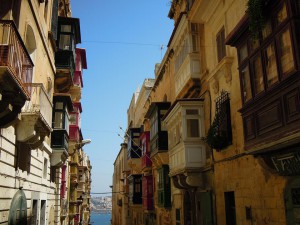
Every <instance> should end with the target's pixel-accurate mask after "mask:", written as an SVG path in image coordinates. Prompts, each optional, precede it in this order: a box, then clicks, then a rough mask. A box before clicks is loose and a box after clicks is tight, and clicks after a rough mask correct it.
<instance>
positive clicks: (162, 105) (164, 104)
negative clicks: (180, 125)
mask: <svg viewBox="0 0 300 225" xmlns="http://www.w3.org/2000/svg"><path fill="white" fill-rule="evenodd" d="M170 105H171V103H170V102H152V103H151V105H150V107H149V109H148V111H147V113H146V115H145V118H147V119H149V118H150V116H151V115H152V113H153V111H154V110H155V109H156V108H159V109H168V108H169V107H170Z"/></svg>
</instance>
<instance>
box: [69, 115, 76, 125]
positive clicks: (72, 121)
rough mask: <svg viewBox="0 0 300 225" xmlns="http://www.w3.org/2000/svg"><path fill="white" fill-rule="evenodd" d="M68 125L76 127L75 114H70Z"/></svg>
mask: <svg viewBox="0 0 300 225" xmlns="http://www.w3.org/2000/svg"><path fill="white" fill-rule="evenodd" d="M70 125H77V124H76V115H75V114H71V115H70Z"/></svg>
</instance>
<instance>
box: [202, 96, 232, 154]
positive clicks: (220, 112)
mask: <svg viewBox="0 0 300 225" xmlns="http://www.w3.org/2000/svg"><path fill="white" fill-rule="evenodd" d="M206 141H207V144H208V145H209V146H210V147H211V148H214V149H216V150H222V149H225V148H227V147H228V146H229V145H231V144H232V130H231V114H230V98H229V93H228V92H225V91H222V92H221V95H220V96H219V97H218V98H217V99H216V114H215V118H214V121H213V123H212V124H211V126H210V128H209V130H208V132H207V137H206Z"/></svg>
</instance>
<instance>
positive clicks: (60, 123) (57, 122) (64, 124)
mask: <svg viewBox="0 0 300 225" xmlns="http://www.w3.org/2000/svg"><path fill="white" fill-rule="evenodd" d="M69 120H70V116H69V113H68V111H67V107H66V104H65V103H64V102H61V101H57V102H55V104H54V115H53V128H54V129H64V130H67V132H69Z"/></svg>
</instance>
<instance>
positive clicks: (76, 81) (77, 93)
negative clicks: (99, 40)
mask: <svg viewBox="0 0 300 225" xmlns="http://www.w3.org/2000/svg"><path fill="white" fill-rule="evenodd" d="M75 64H76V65H75V73H74V78H73V86H71V89H70V93H71V95H72V96H73V99H74V100H75V101H80V99H81V91H82V87H83V79H82V75H83V69H87V63H86V52H85V49H83V48H76V63H75Z"/></svg>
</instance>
